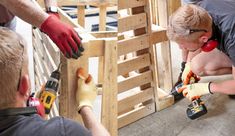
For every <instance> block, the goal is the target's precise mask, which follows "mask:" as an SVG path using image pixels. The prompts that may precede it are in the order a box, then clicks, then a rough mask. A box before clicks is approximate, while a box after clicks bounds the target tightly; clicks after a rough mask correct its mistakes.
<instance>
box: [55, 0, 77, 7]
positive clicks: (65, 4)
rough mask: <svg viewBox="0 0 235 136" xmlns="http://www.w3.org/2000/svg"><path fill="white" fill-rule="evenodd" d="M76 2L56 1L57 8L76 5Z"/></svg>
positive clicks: (72, 0)
mask: <svg viewBox="0 0 235 136" xmlns="http://www.w3.org/2000/svg"><path fill="white" fill-rule="evenodd" d="M77 3H78V0H57V4H58V5H59V6H72V5H77Z"/></svg>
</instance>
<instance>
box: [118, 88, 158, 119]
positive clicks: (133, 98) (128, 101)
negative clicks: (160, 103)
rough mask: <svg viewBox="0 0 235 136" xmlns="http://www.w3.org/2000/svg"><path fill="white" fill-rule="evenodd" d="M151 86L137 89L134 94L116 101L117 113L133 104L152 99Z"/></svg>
mask: <svg viewBox="0 0 235 136" xmlns="http://www.w3.org/2000/svg"><path fill="white" fill-rule="evenodd" d="M153 96H154V95H153V88H148V89H146V90H142V91H139V92H138V93H136V94H133V95H130V96H128V97H125V98H122V99H120V100H119V101H118V115H120V114H123V113H124V112H126V111H128V110H129V109H131V108H134V106H135V105H137V104H140V103H142V102H145V101H147V100H149V99H153V98H154V97H153Z"/></svg>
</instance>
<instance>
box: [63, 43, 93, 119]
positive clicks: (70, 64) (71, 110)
mask: <svg viewBox="0 0 235 136" xmlns="http://www.w3.org/2000/svg"><path fill="white" fill-rule="evenodd" d="M87 44H89V43H88V42H86V43H83V45H84V46H85V47H88V46H89V45H87ZM86 51H87V50H85V52H86ZM61 61H62V66H61V73H62V74H61V87H60V97H59V98H60V99H59V101H60V103H59V107H60V108H59V113H60V115H61V116H64V117H68V118H71V119H74V120H77V121H80V122H82V119H81V117H80V116H79V114H78V112H77V106H76V105H77V103H76V98H75V97H74V95H75V94H76V91H77V74H76V73H77V68H79V67H82V68H84V69H85V71H88V57H87V56H86V55H83V56H81V57H80V58H79V59H77V60H75V59H66V58H65V57H63V56H61Z"/></svg>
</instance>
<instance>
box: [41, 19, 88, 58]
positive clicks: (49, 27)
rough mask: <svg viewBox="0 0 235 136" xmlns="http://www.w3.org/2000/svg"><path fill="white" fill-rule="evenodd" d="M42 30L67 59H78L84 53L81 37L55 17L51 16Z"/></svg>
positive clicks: (44, 23)
mask: <svg viewBox="0 0 235 136" xmlns="http://www.w3.org/2000/svg"><path fill="white" fill-rule="evenodd" d="M40 30H41V31H42V32H44V33H46V34H47V35H48V36H49V37H50V38H51V40H52V41H53V42H54V43H55V44H56V45H57V46H58V48H59V49H60V50H61V52H62V53H63V54H64V55H65V56H66V57H67V58H71V57H72V58H75V59H77V58H78V57H80V56H81V52H83V51H84V48H83V47H82V45H81V41H80V38H79V35H78V34H77V33H76V32H75V30H74V29H73V28H72V27H71V26H70V25H67V24H65V23H62V22H61V21H60V20H59V19H58V18H56V17H54V16H49V17H48V18H47V19H46V20H45V21H44V22H43V23H42V24H41V27H40Z"/></svg>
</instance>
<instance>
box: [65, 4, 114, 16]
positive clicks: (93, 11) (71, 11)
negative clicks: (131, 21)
mask: <svg viewBox="0 0 235 136" xmlns="http://www.w3.org/2000/svg"><path fill="white" fill-rule="evenodd" d="M114 11H117V6H112V7H107V12H114ZM64 12H65V13H68V14H70V15H76V14H77V9H73V8H71V9H69V10H66V11H64ZM98 13H99V8H88V9H86V10H85V15H92V14H98ZM78 15H79V14H78Z"/></svg>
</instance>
